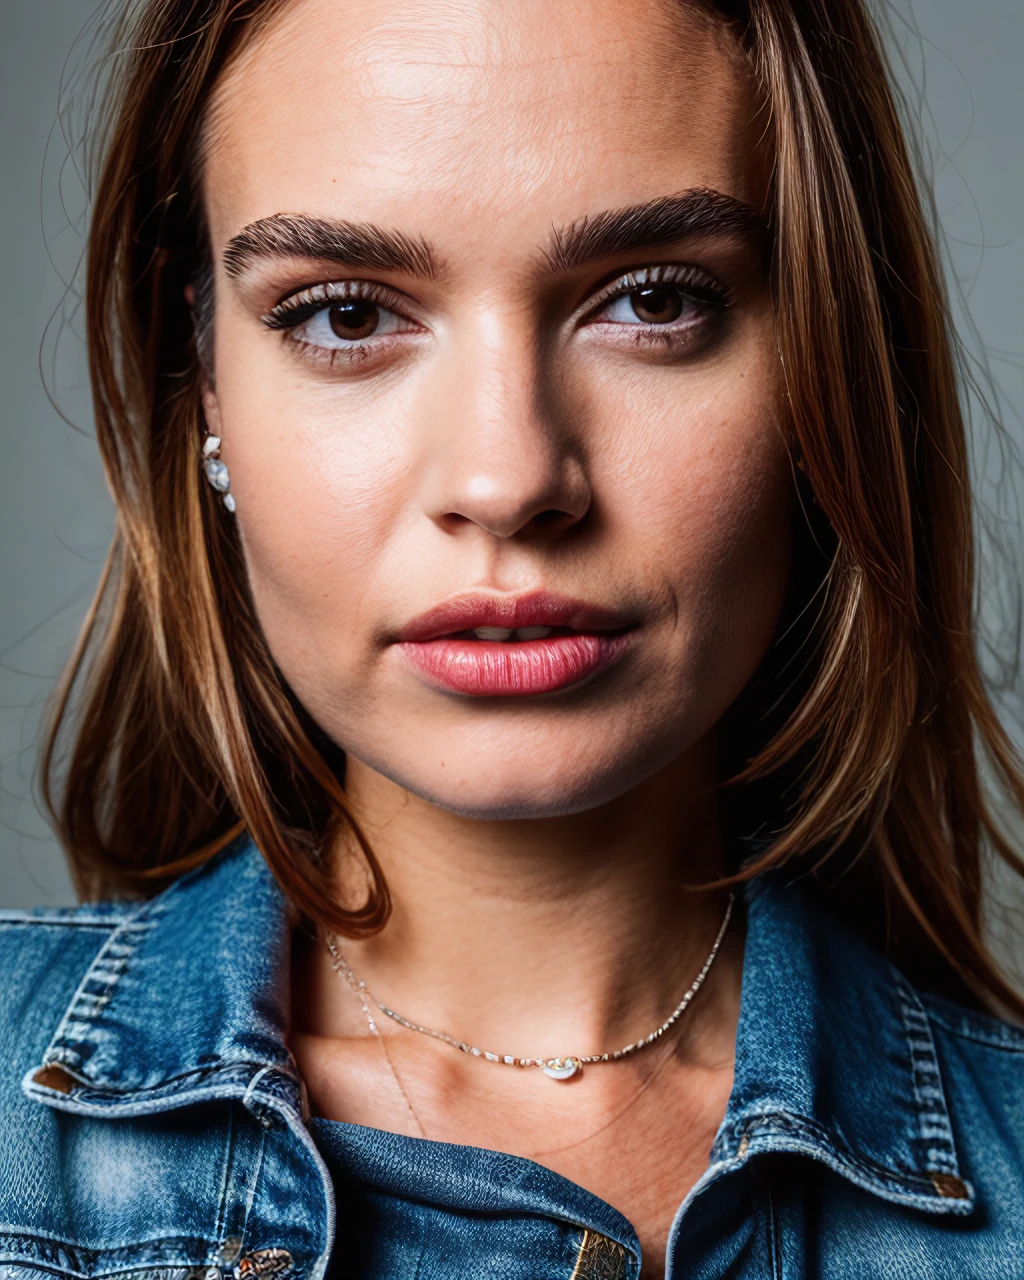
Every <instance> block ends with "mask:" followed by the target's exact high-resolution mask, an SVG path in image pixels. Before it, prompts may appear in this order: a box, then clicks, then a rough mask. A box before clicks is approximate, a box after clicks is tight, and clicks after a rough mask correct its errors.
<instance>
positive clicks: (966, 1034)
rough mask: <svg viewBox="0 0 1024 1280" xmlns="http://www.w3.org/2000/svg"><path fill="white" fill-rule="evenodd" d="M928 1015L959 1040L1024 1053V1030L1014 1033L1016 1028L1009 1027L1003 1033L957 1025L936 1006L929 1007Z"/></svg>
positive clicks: (1006, 1051)
mask: <svg viewBox="0 0 1024 1280" xmlns="http://www.w3.org/2000/svg"><path fill="white" fill-rule="evenodd" d="M928 1017H929V1018H930V1019H931V1020H932V1021H933V1022H936V1023H938V1025H939V1026H940V1027H941V1028H942V1029H943V1031H948V1032H949V1034H950V1035H951V1036H956V1037H957V1039H958V1040H970V1041H971V1043H972V1044H983V1045H985V1046H986V1048H989V1049H1002V1050H1003V1051H1004V1052H1005V1053H1024V1030H1022V1031H1020V1032H1017V1033H1016V1035H1015V1034H1014V1032H1015V1028H1013V1027H1008V1028H1007V1030H1006V1031H1005V1032H1004V1033H1003V1034H1002V1035H1000V1034H998V1033H997V1032H994V1031H986V1030H985V1029H984V1028H983V1027H974V1026H972V1025H970V1024H968V1025H967V1026H964V1025H960V1026H957V1025H956V1024H955V1023H954V1022H952V1021H951V1020H950V1019H949V1017H948V1016H946V1015H945V1014H943V1013H939V1012H937V1011H936V1010H935V1008H934V1006H929V1007H928Z"/></svg>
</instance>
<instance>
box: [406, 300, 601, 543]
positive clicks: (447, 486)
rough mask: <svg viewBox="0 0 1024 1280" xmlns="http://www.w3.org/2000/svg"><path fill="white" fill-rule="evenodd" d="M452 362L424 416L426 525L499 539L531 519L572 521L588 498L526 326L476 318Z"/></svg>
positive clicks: (563, 417) (557, 401)
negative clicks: (475, 530) (467, 528)
mask: <svg viewBox="0 0 1024 1280" xmlns="http://www.w3.org/2000/svg"><path fill="white" fill-rule="evenodd" d="M451 356H452V358H451V360H450V362H446V363H447V368H446V370H445V376H444V377H443V378H442V379H440V380H439V385H438V386H437V387H436V389H435V394H434V396H433V397H432V403H431V404H430V405H429V406H428V409H427V412H428V414H429V415H430V417H431V419H432V421H431V423H430V430H429V438H430V442H431V445H430V449H429V455H430V456H429V463H428V471H429V474H430V481H429V484H428V486H427V509H428V514H429V515H430V517H431V518H432V519H433V520H435V521H436V522H438V523H440V524H442V525H443V526H444V527H446V528H448V529H450V530H451V529H454V528H457V527H458V526H460V525H462V524H465V523H466V522H469V523H471V524H473V525H477V526H479V527H480V528H482V529H485V530H486V531H487V532H489V533H491V534H493V535H495V536H498V537H512V536H514V535H515V534H517V533H519V532H521V531H523V530H524V529H525V528H526V527H527V526H529V525H531V523H532V522H535V521H536V520H537V518H538V517H540V516H544V517H546V523H548V524H551V523H557V524H559V525H560V526H563V527H565V526H568V525H571V524H573V523H575V522H576V521H578V520H580V519H581V518H582V517H583V515H584V514H585V513H586V511H587V509H588V507H589V505H590V491H589V485H588V482H587V479H586V475H585V471H584V466H583V460H582V457H581V454H580V449H579V442H578V440H577V439H576V438H575V433H574V432H573V431H572V429H571V423H570V421H569V419H568V415H567V414H566V412H565V406H564V405H562V404H561V397H560V396H559V395H558V393H557V389H556V388H555V386H554V385H553V383H552V379H551V378H550V377H549V376H548V372H549V371H548V369H547V367H546V362H545V361H544V358H543V353H542V352H541V350H540V349H539V345H538V343H537V341H536V335H535V333H534V332H533V330H532V327H531V326H530V325H529V324H528V323H527V322H526V321H524V320H522V319H519V320H516V321H514V322H512V321H502V320H499V319H498V318H497V317H496V316H493V315H486V316H482V317H480V319H479V321H478V323H477V324H476V325H475V326H474V330H473V332H472V334H470V335H467V336H466V338H465V340H464V341H463V342H461V343H458V344H456V349H453V351H452V353H451ZM558 517H561V519H558Z"/></svg>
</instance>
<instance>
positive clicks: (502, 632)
mask: <svg viewBox="0 0 1024 1280" xmlns="http://www.w3.org/2000/svg"><path fill="white" fill-rule="evenodd" d="M552 630H553V628H551V627H519V628H518V629H517V630H515V631H513V630H512V628H511V627H474V628H473V635H475V636H476V638H477V639H478V640H502V641H504V640H543V639H544V637H545V636H549V635H550V634H551V632H552Z"/></svg>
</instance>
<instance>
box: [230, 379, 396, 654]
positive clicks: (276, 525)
mask: <svg viewBox="0 0 1024 1280" xmlns="http://www.w3.org/2000/svg"><path fill="white" fill-rule="evenodd" d="M218 399H219V402H220V408H221V415H222V420H223V433H224V435H223V439H224V444H223V447H222V456H223V458H224V460H225V461H226V462H227V464H228V468H229V470H230V474H231V489H232V492H233V494H234V495H235V500H236V502H237V505H238V515H237V520H238V525H239V531H240V534H241V537H242V542H243V546H244V549H245V558H246V564H247V567H248V574H249V582H250V585H251V588H252V592H253V597H254V600H255V604H256V609H257V613H258V615H259V618H260V622H261V625H262V627H263V629H264V632H265V633H266V636H267V640H268V643H269V644H270V647H271V650H272V651H273V653H274V656H275V658H276V660H277V661H278V663H279V664H280V665H281V666H282V667H283V668H285V669H286V670H288V669H290V668H292V667H294V666H296V665H298V666H300V667H301V668H303V669H315V668H317V667H319V666H322V665H323V664H324V663H325V662H327V663H331V664H337V663H344V662H345V661H346V659H349V660H351V659H354V658H355V657H356V656H357V655H358V654H359V652H360V651H361V650H362V649H364V648H365V646H360V645H358V644H356V643H355V638H356V637H357V636H362V637H365V635H366V632H367V630H371V631H372V629H373V627H374V624H375V621H376V619H375V617H374V613H373V608H372V603H371V602H372V599H373V592H374V586H375V584H376V583H377V582H378V580H379V578H380V575H381V572H382V570H381V566H382V564H383V563H384V562H385V560H386V555H387V551H388V548H389V547H390V545H391V543H392V541H393V539H394V536H395V531H396V528H397V527H398V526H400V523H401V521H402V518H403V514H404V513H405V512H406V511H407V510H408V497H409V488H410V485H411V483H412V480H411V475H410V467H409V459H408V441H407V439H406V438H405V437H404V435H403V433H402V431H401V430H400V428H399V425H398V424H401V423H402V422H403V421H406V420H407V418H408V406H407V405H403V404H402V403H398V402H397V401H400V400H401V399H402V397H401V396H397V397H396V398H395V399H394V400H392V401H389V402H388V404H387V406H386V411H384V410H383V409H382V407H381V405H380V404H379V403H378V404H374V403H370V402H369V401H367V402H366V403H360V402H359V400H358V398H356V399H355V401H354V402H353V398H351V397H350V398H347V399H346V401H345V403H344V405H343V406H339V402H338V397H337V394H336V393H335V394H332V393H331V390H330V388H328V387H326V386H318V385H316V383H315V381H314V380H313V379H311V378H310V377H309V376H308V375H305V376H303V375H302V374H298V375H289V374H287V373H285V374H282V375H281V376H280V377H277V378H274V377H268V376H267V373H266V370H265V369H264V370H257V369H246V368H245V367H238V368H231V369H230V370H228V371H227V373H226V376H225V377H224V378H222V379H220V380H219V385H218ZM325 646H326V648H325Z"/></svg>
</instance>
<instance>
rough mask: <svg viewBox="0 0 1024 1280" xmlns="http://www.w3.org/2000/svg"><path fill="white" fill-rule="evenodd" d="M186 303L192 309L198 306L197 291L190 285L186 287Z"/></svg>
mask: <svg viewBox="0 0 1024 1280" xmlns="http://www.w3.org/2000/svg"><path fill="white" fill-rule="evenodd" d="M185 301H186V302H187V303H188V305H189V306H190V307H194V306H195V305H196V291H195V289H193V287H192V286H191V285H190V284H187V285H186V286H185Z"/></svg>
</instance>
